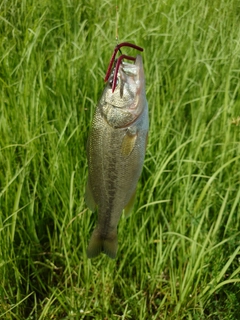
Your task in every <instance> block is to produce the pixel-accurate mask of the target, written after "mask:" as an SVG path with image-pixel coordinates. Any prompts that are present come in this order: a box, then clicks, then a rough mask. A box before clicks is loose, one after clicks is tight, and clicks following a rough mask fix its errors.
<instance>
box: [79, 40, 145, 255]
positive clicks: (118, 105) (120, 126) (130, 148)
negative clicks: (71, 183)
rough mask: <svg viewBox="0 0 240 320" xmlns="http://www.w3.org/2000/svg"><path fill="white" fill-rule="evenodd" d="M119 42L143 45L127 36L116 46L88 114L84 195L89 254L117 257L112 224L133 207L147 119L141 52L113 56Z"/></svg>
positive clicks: (141, 166)
mask: <svg viewBox="0 0 240 320" xmlns="http://www.w3.org/2000/svg"><path fill="white" fill-rule="evenodd" d="M123 46H126V47H132V48H134V49H137V50H140V51H143V49H142V48H140V47H138V46H136V45H133V44H131V43H127V42H124V43H121V44H119V45H117V46H116V48H115V50H114V53H113V55H112V58H111V61H110V64H109V67H108V70H107V74H106V77H105V81H106V82H107V85H106V87H105V89H104V91H103V94H102V97H101V98H100V101H99V103H98V105H97V108H96V111H95V115H94V118H93V122H92V128H91V130H90V134H89V138H88V146H87V157H88V171H89V172H88V182H87V186H86V193H85V201H86V204H87V206H88V207H89V209H90V210H91V211H95V210H96V208H97V207H98V221H97V226H96V228H95V230H94V231H93V234H92V236H91V239H90V242H89V246H88V249H87V256H88V257H89V258H93V257H96V256H97V255H98V254H99V253H101V252H104V253H105V254H107V255H108V256H109V257H110V258H112V259H114V258H115V257H116V254H117V247H118V240H117V225H118V222H119V219H120V217H121V214H122V211H123V209H124V210H125V215H126V216H127V215H128V214H129V212H130V211H131V208H132V207H133V202H134V198H135V193H136V186H137V182H138V179H139V177H140V175H141V172H142V168H143V162H144V157H145V150H146V144H147V135H148V126H149V125H148V104H147V99H146V92H145V78H144V71H143V61H142V57H141V56H140V55H137V56H136V57H131V56H127V55H121V56H120V57H119V58H118V59H117V60H116V61H115V56H116V54H117V52H118V51H119V50H120V47H123ZM120 52H121V51H120ZM124 59H127V60H132V61H134V63H126V62H124V61H123V60H124ZM114 61H115V67H114V68H113V70H112V66H113V64H114Z"/></svg>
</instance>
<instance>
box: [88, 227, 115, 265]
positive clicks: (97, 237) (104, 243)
mask: <svg viewBox="0 0 240 320" xmlns="http://www.w3.org/2000/svg"><path fill="white" fill-rule="evenodd" d="M117 248H118V239H117V230H116V231H114V232H112V233H111V234H109V235H108V236H104V237H103V236H102V235H101V233H100V232H99V230H98V229H95V230H94V231H93V234H92V236H91V239H90V242H89V245H88V248H87V256H88V258H90V259H91V258H95V257H97V256H98V255H99V254H100V253H101V252H104V253H105V254H106V255H107V256H109V257H110V258H111V259H115V258H116V255H117Z"/></svg>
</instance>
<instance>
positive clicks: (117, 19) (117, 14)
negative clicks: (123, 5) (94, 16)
mask: <svg viewBox="0 0 240 320" xmlns="http://www.w3.org/2000/svg"><path fill="white" fill-rule="evenodd" d="M118 21H119V12H118V5H117V1H116V37H115V39H116V42H117V44H116V45H118V44H119V43H118ZM118 51H119V52H120V53H121V54H122V51H121V49H120V48H119V49H118Z"/></svg>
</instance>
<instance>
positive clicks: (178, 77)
mask: <svg viewBox="0 0 240 320" xmlns="http://www.w3.org/2000/svg"><path fill="white" fill-rule="evenodd" d="M118 7H119V40H120V42H121V41H129V42H133V43H136V44H137V45H140V46H142V47H144V49H145V51H144V53H143V58H144V66H145V73H146V83H147V97H148V101H149V109H150V132H149V145H148V149H147V155H146V161H145V166H144V170H143V174H142V177H141V180H140V182H139V188H138V198H137V201H136V204H135V209H134V213H133V214H132V216H131V217H130V218H129V219H127V220H125V219H121V221H120V225H119V251H118V256H117V259H116V260H114V261H112V260H110V259H109V258H107V257H106V256H104V255H102V256H101V257H99V258H96V259H94V260H88V259H87V257H86V247H87V243H88V240H89V236H90V234H91V231H92V229H93V226H94V222H95V218H96V215H93V214H91V213H90V211H88V210H87V209H86V206H85V204H84V199H83V194H84V189H85V182H86V176H87V164H86V154H85V146H86V140H87V134H88V130H89V125H90V123H91V119H92V115H93V111H94V107H95V105H96V103H97V101H98V99H99V97H100V95H101V92H102V90H103V86H104V83H103V78H104V73H105V71H106V68H107V65H108V62H109V59H110V56H111V52H112V50H113V48H114V46H115V21H116V9H115V8H116V2H115V1H99V0H94V1H92V0H89V1H85V0H84V1H76V0H68V1H67V0H65V1H64V0H62V1H56V0H53V1H48V0H45V1H43V0H41V1H40V0H28V1H26V0H23V1H20V0H8V1H6V0H3V1H2V2H1V4H0V40H1V45H0V248H1V251H0V318H2V319H19V320H23V319H34V320H42V319H109V320H110V319H196V320H198V319H232V320H234V319H237V318H238V315H239V312H240V302H239V301H240V276H239V275H240V241H239V239H240V206H239V203H240V171H239V168H240V127H239V126H238V124H239V125H240V97H239V89H240V85H239V77H240V67H239V66H240V41H239V39H240V29H239V23H240V3H239V1H232V0H213V1H199V0H193V1H187V0H183V1H180V0H177V1H176V0H169V1H151V2H150V1H149V2H146V1H143V0H135V1H132V2H130V1H126V0H122V1H118ZM125 50H126V49H125ZM125 50H124V52H125ZM130 52H131V51H130V50H129V51H128V53H130ZM126 53H127V50H126Z"/></svg>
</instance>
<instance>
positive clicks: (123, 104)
mask: <svg viewBox="0 0 240 320" xmlns="http://www.w3.org/2000/svg"><path fill="white" fill-rule="evenodd" d="M114 72H115V69H113V71H112V73H111V75H110V77H109V79H108V82H107V85H106V87H105V90H104V92H103V95H102V97H101V99H100V105H101V107H102V114H103V116H104V117H105V119H106V120H107V122H108V123H109V125H111V126H113V127H115V128H119V127H125V126H127V125H128V124H130V123H132V122H133V121H134V120H136V119H137V118H138V117H139V115H140V114H141V113H142V111H143V108H144V104H145V102H146V93H145V77H144V70H143V61H142V57H141V56H140V55H137V56H136V60H135V63H127V62H121V64H120V67H119V69H118V74H117V82H116V88H115V90H114V92H112V82H113V78H114Z"/></svg>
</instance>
